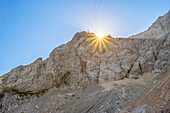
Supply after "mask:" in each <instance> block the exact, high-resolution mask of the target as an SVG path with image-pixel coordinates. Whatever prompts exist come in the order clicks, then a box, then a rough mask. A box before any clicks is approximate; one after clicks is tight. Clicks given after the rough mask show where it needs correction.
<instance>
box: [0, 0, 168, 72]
mask: <svg viewBox="0 0 170 113" xmlns="http://www.w3.org/2000/svg"><path fill="white" fill-rule="evenodd" d="M99 1H100V0H0V75H2V74H4V73H6V72H9V71H10V70H11V69H13V68H15V67H17V66H19V65H26V64H29V63H31V62H32V61H34V60H35V59H37V58H38V57H42V58H43V59H46V58H47V57H48V56H49V53H50V52H51V51H52V49H54V48H55V47H57V46H59V45H61V44H64V43H66V42H68V41H69V40H71V39H72V37H73V36H74V34H75V33H76V32H79V31H83V30H88V29H90V30H91V31H93V30H94V29H97V28H100V27H101V28H104V29H105V30H106V31H107V33H110V34H111V35H112V36H114V37H128V36H130V35H132V34H136V33H139V32H141V31H144V30H146V29H147V28H148V27H149V26H150V25H151V24H152V23H153V22H154V21H155V20H156V19H157V18H158V17H159V16H162V15H163V14H165V13H166V12H168V10H169V9H170V0H101V2H99ZM94 4H95V5H94ZM99 4H100V5H99Z"/></svg>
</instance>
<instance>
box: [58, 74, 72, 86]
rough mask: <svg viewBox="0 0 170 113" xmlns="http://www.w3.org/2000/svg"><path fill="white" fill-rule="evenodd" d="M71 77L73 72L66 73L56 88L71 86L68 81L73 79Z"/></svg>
mask: <svg viewBox="0 0 170 113" xmlns="http://www.w3.org/2000/svg"><path fill="white" fill-rule="evenodd" d="M70 75H71V72H67V73H65V74H64V75H63V76H62V77H61V78H60V82H59V83H58V84H57V85H56V88H58V87H60V86H61V85H62V84H65V85H69V83H68V80H69V79H70V78H71V77H70Z"/></svg>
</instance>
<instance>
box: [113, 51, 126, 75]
mask: <svg viewBox="0 0 170 113" xmlns="http://www.w3.org/2000/svg"><path fill="white" fill-rule="evenodd" d="M115 55H116V57H117V59H118V61H119V66H120V68H121V70H122V71H123V72H124V74H125V76H127V75H126V71H125V70H124V68H123V67H122V63H121V61H120V59H119V57H118V55H117V53H116V52H115Z"/></svg>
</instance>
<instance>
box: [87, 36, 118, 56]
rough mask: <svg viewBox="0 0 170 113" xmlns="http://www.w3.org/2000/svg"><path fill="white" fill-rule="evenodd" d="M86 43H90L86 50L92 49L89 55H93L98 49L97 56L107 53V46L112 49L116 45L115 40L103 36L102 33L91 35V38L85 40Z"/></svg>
mask: <svg viewBox="0 0 170 113" xmlns="http://www.w3.org/2000/svg"><path fill="white" fill-rule="evenodd" d="M89 36H90V35H89ZM86 41H90V43H89V44H88V45H87V46H86V49H89V48H90V47H92V48H91V53H95V52H96V51H97V49H98V52H99V54H102V53H103V52H106V51H108V46H111V47H114V46H115V45H116V44H117V40H116V39H113V38H112V37H110V36H103V34H102V33H98V34H97V35H94V34H91V37H90V38H88V39H86Z"/></svg>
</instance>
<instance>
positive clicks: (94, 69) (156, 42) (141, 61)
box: [1, 11, 170, 91]
mask: <svg viewBox="0 0 170 113" xmlns="http://www.w3.org/2000/svg"><path fill="white" fill-rule="evenodd" d="M90 37H91V33H87V32H80V33H76V34H75V36H74V37H73V39H72V40H71V41H69V42H68V43H67V44H64V45H61V46H59V47H57V48H55V49H54V50H53V51H52V52H51V53H50V55H49V58H47V59H46V60H44V61H43V60H42V58H38V59H37V60H36V61H34V62H33V63H31V64H29V65H26V66H22V65H21V66H19V67H17V68H14V69H13V70H11V71H10V72H9V73H7V74H5V75H3V76H2V77H3V79H2V85H1V87H9V88H13V89H17V90H18V91H39V90H42V89H49V88H51V87H54V86H57V87H60V86H64V85H70V87H74V88H76V87H85V86H88V85H90V84H98V83H105V82H108V81H113V80H120V79H121V78H122V77H123V76H126V77H130V76H131V75H136V76H141V75H142V74H144V73H146V72H152V71H156V72H159V71H160V70H162V68H163V67H164V66H166V65H169V64H170V58H169V56H170V46H169V45H170V11H169V12H168V13H167V14H165V15H164V16H161V17H159V18H158V19H157V20H156V22H154V23H153V24H152V26H151V27H149V28H148V30H146V31H144V32H142V33H140V34H137V35H134V36H131V37H129V38H126V39H125V38H112V37H110V38H112V40H110V42H111V43H113V46H109V45H108V44H107V47H108V51H103V52H102V54H99V52H98V50H97V51H95V52H92V51H91V49H90V48H89V49H87V45H88V44H89V43H90V41H87V40H88V39H89V38H90Z"/></svg>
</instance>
